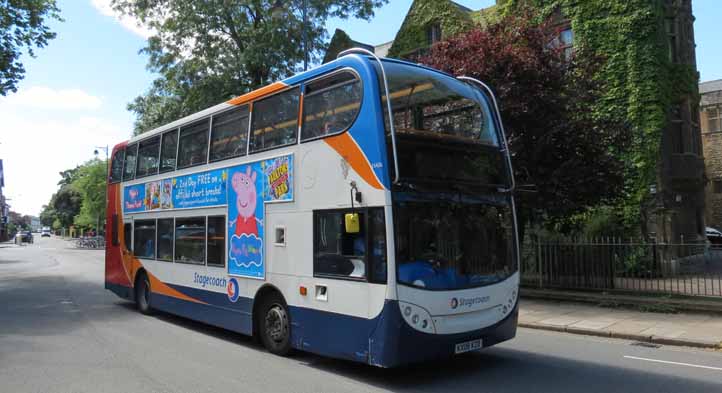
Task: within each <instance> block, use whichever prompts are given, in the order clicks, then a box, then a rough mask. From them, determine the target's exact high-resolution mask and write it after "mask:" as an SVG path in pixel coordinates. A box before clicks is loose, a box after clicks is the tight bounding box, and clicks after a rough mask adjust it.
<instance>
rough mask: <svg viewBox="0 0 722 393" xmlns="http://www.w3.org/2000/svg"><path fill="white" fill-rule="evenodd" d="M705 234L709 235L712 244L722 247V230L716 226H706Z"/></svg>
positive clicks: (708, 238)
mask: <svg viewBox="0 0 722 393" xmlns="http://www.w3.org/2000/svg"><path fill="white" fill-rule="evenodd" d="M705 234H706V235H707V240H708V241H709V243H710V245H712V246H713V247H716V248H718V247H722V231H720V230H719V229H716V228H712V227H707V228H705Z"/></svg>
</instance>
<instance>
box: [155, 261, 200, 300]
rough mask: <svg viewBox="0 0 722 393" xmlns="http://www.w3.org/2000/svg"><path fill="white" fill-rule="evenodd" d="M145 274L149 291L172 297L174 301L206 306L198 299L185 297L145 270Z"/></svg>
mask: <svg viewBox="0 0 722 393" xmlns="http://www.w3.org/2000/svg"><path fill="white" fill-rule="evenodd" d="M145 272H146V273H147V274H148V278H149V279H150V289H151V291H153V292H155V293H159V294H161V295H165V296H170V297H174V298H176V299H181V300H186V301H189V302H193V303H198V304H208V303H205V302H202V301H200V300H198V299H195V298H192V297H190V296H188V295H185V294H183V293H181V292H179V291H177V290H175V289H173V288H171V287H169V286H168V285H167V284H166V283H164V282H163V281H161V280H159V279H158V277H156V276H154V275H153V274H151V273H150V272H149V271H148V270H147V269H146V271H145Z"/></svg>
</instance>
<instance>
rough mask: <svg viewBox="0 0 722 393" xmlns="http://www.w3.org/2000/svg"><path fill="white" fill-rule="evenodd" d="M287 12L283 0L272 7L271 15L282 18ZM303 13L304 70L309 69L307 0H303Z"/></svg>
mask: <svg viewBox="0 0 722 393" xmlns="http://www.w3.org/2000/svg"><path fill="white" fill-rule="evenodd" d="M284 14H285V8H284V7H283V2H282V1H281V0H276V2H275V3H274V4H273V6H272V7H271V17H272V18H273V19H281V18H283V16H284ZM301 15H302V19H303V25H302V26H301V41H302V42H301V45H303V70H304V71H308V38H307V34H308V33H307V31H306V25H307V24H308V4H307V0H303V2H302V3H301Z"/></svg>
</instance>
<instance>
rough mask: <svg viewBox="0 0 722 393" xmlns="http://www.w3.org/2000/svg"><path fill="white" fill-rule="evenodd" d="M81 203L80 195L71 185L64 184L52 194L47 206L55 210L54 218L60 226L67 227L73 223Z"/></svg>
mask: <svg viewBox="0 0 722 393" xmlns="http://www.w3.org/2000/svg"><path fill="white" fill-rule="evenodd" d="M81 203H82V196H81V195H80V194H79V193H78V192H77V191H76V190H75V189H74V188H73V187H71V186H64V187H60V189H59V190H58V192H57V193H55V194H53V197H52V198H51V200H50V204H49V206H51V207H52V208H53V210H55V220H57V221H58V222H59V223H60V227H61V228H67V227H69V226H71V225H73V221H74V219H75V216H77V215H78V213H79V212H80V205H81ZM55 220H53V223H54V222H55ZM53 226H55V225H53Z"/></svg>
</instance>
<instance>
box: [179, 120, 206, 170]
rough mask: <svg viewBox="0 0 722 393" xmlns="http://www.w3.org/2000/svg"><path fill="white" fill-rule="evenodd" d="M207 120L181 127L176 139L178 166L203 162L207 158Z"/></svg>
mask: <svg viewBox="0 0 722 393" xmlns="http://www.w3.org/2000/svg"><path fill="white" fill-rule="evenodd" d="M208 120H209V119H204V120H201V121H199V122H197V123H194V124H191V125H189V126H186V127H183V128H181V130H180V139H179V141H178V168H185V167H189V166H194V165H201V164H205V163H206V160H207V159H208Z"/></svg>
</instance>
